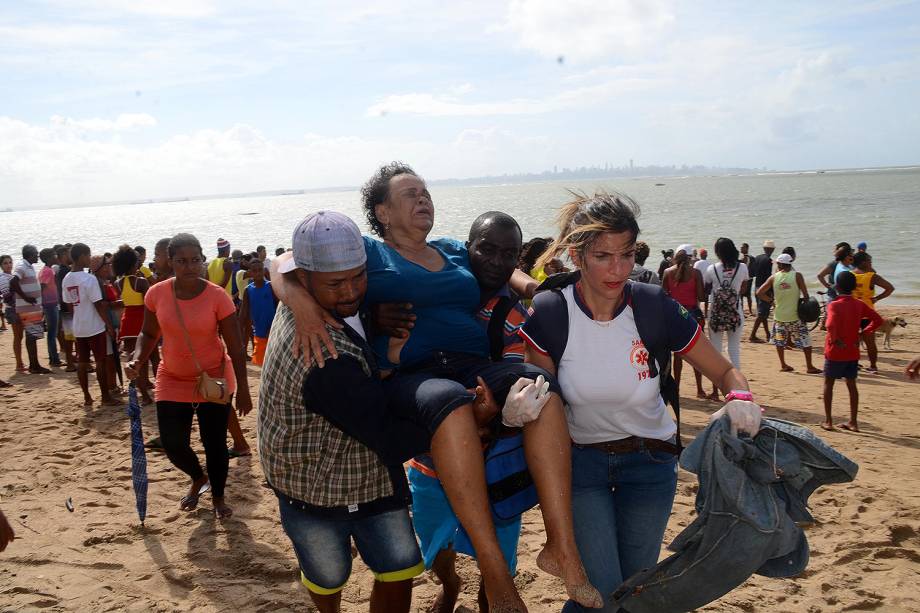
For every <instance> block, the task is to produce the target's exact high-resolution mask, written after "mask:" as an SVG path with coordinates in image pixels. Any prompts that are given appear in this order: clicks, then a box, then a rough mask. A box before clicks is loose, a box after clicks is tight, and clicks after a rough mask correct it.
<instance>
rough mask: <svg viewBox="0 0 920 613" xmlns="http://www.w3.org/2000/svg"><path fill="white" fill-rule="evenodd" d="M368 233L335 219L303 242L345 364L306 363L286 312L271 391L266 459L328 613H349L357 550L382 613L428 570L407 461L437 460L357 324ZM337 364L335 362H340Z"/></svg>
mask: <svg viewBox="0 0 920 613" xmlns="http://www.w3.org/2000/svg"><path fill="white" fill-rule="evenodd" d="M365 261H366V256H365V253H364V244H363V242H362V239H361V233H360V231H359V230H358V228H357V226H356V225H355V224H354V222H353V221H352V220H351V219H349V218H348V217H346V216H344V215H341V214H339V213H335V212H332V211H320V212H318V213H314V214H311V215H309V216H308V217H307V218H306V219H304V220H303V221H302V222H301V224H300V225H299V226H298V228H297V230H296V231H295V233H294V257H293V258H292V259H291V260H289V261H288V262H289V264H288V265H287V266H286V267H285V268H284V269H280V268H279V271H280V272H282V273H290V272H293V273H294V276H295V277H296V280H297V282H299V283H301V284H302V285H303V286H304V287H305V288H306V289H307V291H309V292H310V294H311V295H312V296H313V298H314V299H315V300H316V302H317V303H318V304H319V305H320V306H321V307H322V308H324V309H326V310H327V311H329V312H330V313H332V314H333V315H335V316H336V317H337V318H338V319H340V320H341V322H342V323H343V327H342V329H341V330H336V329H333V328H331V327H330V330H329V332H330V335H331V336H332V339H333V341H334V343H335V346H336V350H337V351H338V354H339V357H338V359H335V360H332V359H329V360H328V361H327V362H326V366H325V368H323V369H319V368H317V367H316V366H315V363H312V364H311V365H310V366H308V365H306V364H305V363H304V361H303V360H302V359H301V358H299V357H294V354H293V351H292V349H293V347H294V345H295V343H296V329H295V323H294V316H293V314H292V312H291V311H290V309H288V308H287V307H286V306H284V305H280V306H279V308H278V312H277V315H276V317H275V320H274V323H273V325H272V329H271V333H270V336H269V342H268V349H267V352H266V356H265V364H264V366H263V369H262V383H261V388H260V392H259V422H258V435H259V456H260V459H261V462H262V468H263V470H264V471H265V476H266V479H267V480H268V483H269V484H270V485H271V487H272V489H274V491H275V493H276V494H277V496H278V501H279V507H280V514H281V523H282V526H283V527H284V530H285V532H286V533H287V535H288V537H290V539H291V542H292V543H293V545H294V551H295V553H296V554H297V559H298V561H299V563H300V569H301V578H302V581H303V583H304V585H305V586H306V587H307V588H308V590H309V591H310V596H311V598H312V599H313V602H314V604H315V605H316V607H317V608H318V609H319V610H320V611H338V610H339V608H340V603H341V591H342V589H343V588H344V587H345V584H346V583H347V581H348V577H349V575H350V574H351V561H352V556H351V540H352V539H354V541H355V544H356V546H357V548H358V552H359V553H360V554H361V557H362V559H363V560H364V561H365V563H366V564H367V566H368V567H369V568H370V569H371V571H373V573H374V577H375V579H376V581H375V582H374V588H373V592H372V594H371V609H372V610H374V609H376V610H381V611H383V610H404V611H408V610H409V605H410V603H411V599H412V578H413V577H415V576H417V575H419V574H421V573H422V572H423V571H424V568H425V567H424V564H423V563H422V558H421V555H420V553H419V549H418V544H417V543H416V541H415V533H414V531H413V529H412V523H411V520H410V519H409V512H408V505H409V502H410V496H409V489H408V484H407V482H406V475H405V472H404V471H403V468H402V462H403V461H404V460H407V459H409V458H410V457H412V456H413V455H415V454H418V453H421V452H423V451H427V450H428V448H429V444H430V435H429V433H428V431H427V430H426V429H425V428H424V427H423V426H420V425H418V424H416V423H414V422H412V421H409V420H406V419H401V418H399V417H395V416H393V415H392V413H390V412H388V411H387V410H386V397H385V395H384V393H383V390H382V386H381V384H380V380H379V376H378V372H377V367H376V365H375V362H374V358H373V353H372V351H371V349H370V347H369V346H368V344H367V342H366V340H365V339H364V337H363V332H364V331H363V326H362V324H361V321H360V320H359V319H358V318H357V317H355V315H356V314H357V312H358V305H359V304H360V303H361V300H362V298H363V297H364V293H365V291H366V287H367V275H366V272H365ZM328 357H329V356H327V358H328Z"/></svg>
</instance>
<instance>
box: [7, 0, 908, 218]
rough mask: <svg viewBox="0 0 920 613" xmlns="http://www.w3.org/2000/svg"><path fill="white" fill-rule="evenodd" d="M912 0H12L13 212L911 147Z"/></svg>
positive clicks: (846, 159)
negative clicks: (379, 173) (397, 169)
mask: <svg viewBox="0 0 920 613" xmlns="http://www.w3.org/2000/svg"><path fill="white" fill-rule="evenodd" d="M918 101H920V4H918V3H917V2H903V1H897V0H874V1H856V0H830V1H819V0H816V1H812V2H807V3H803V2H765V3H764V2H762V3H752V2H731V1H726V0H722V1H720V2H706V1H700V2H682V3H678V2H672V1H670V0H565V1H562V2H560V1H559V0H511V1H510V2H507V1H500V0H490V1H483V2H458V3H445V2H429V3H426V2H414V1H411V0H389V1H388V2H385V3H384V2H374V3H370V2H351V1H350V0H339V1H338V2H335V3H332V2H322V3H311V2H305V1H299V0H260V1H259V2H250V1H248V0H246V1H243V0H239V1H237V0H228V1H219V0H157V1H155V2H137V1H134V0H43V1H41V0H37V1H27V0H22V1H17V2H4V3H3V4H2V7H0V208H4V207H6V206H23V205H25V206H44V205H52V204H62V203H73V202H92V201H112V200H124V199H138V198H156V197H165V196H183V195H194V194H208V193H228V192H242V191H258V190H272V189H288V188H301V187H322V186H336V185H355V184H359V183H360V182H361V181H362V180H363V179H364V178H365V177H366V176H367V175H369V174H370V172H371V171H372V170H373V168H374V166H375V165H376V164H378V163H379V162H381V161H386V160H390V159H403V160H405V161H408V162H410V163H412V164H413V165H414V166H416V167H417V169H418V170H419V171H420V172H421V173H422V174H424V175H425V176H426V177H428V178H432V179H440V178H450V177H469V176H481V175H494V174H503V173H511V172H539V171H542V170H544V169H547V168H552V167H553V166H554V165H558V166H559V167H560V168H561V167H564V166H568V167H575V166H581V165H595V164H600V165H603V164H604V163H606V162H609V163H612V164H615V165H621V164H627V163H628V161H629V159H630V158H632V159H634V160H635V162H636V164H684V163H686V164H705V165H710V166H745V167H763V166H766V167H768V168H771V169H796V168H816V167H826V168H830V167H864V166H882V165H901V164H913V163H917V162H920V145H918V143H920V104H918Z"/></svg>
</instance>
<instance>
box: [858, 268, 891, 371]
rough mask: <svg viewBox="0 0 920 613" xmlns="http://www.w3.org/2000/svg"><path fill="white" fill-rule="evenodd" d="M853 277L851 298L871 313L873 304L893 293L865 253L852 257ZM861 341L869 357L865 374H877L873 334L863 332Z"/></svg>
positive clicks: (873, 308) (866, 321) (866, 323)
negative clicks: (853, 287)
mask: <svg viewBox="0 0 920 613" xmlns="http://www.w3.org/2000/svg"><path fill="white" fill-rule="evenodd" d="M852 272H853V275H854V276H855V277H856V288H855V289H854V290H853V297H854V298H856V299H857V300H859V301H860V302H862V303H864V304H865V305H866V306H868V307H869V308H870V309H872V310H873V311H874V310H876V308H875V303H876V302H878V301H879V300H882V299H884V298H887V297H888V296H890V295H891V293H892V292H893V291H894V285H892V284H891V283H889V282H888V281H886V280H885V279H884V278H883V277H882V275H880V274H878V273H877V272H875V271H874V270H873V269H872V256H871V255H869V254H868V253H866V252H865V251H859V252H857V253H856V254H855V255H854V256H853V271H852ZM876 287H880V288H882V293H881V294H879V295H878V296H876V295H875V288H876ZM868 324H869V320H868V319H864V320H863V321H862V327H863V328H865V327H866V326H867V325H868ZM862 340H863V342H864V343H865V344H866V353H867V354H868V355H869V368H868V370H867V372H871V373H877V372H878V345H876V344H875V332H863V333H862Z"/></svg>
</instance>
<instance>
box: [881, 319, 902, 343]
mask: <svg viewBox="0 0 920 613" xmlns="http://www.w3.org/2000/svg"><path fill="white" fill-rule="evenodd" d="M906 325H907V322H906V321H904V318H903V317H892V318H891V319H886V320H885V322H884V323H883V324H882V325H881V326H879V327H878V330H876V332H881V333H882V334H884V335H885V341H884V342H883V343H882V344H883V346H884V347H885V349H891V333H892V332H894V329H895V327H897V326H900V327H902V328H903V327H905V326H906Z"/></svg>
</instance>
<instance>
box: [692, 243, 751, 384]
mask: <svg viewBox="0 0 920 613" xmlns="http://www.w3.org/2000/svg"><path fill="white" fill-rule="evenodd" d="M715 252H716V257H717V258H718V259H719V261H718V262H716V263H715V264H713V265H712V266H710V267H709V268H708V269H707V270H706V272H705V273H703V285H705V286H706V292H707V294H708V296H709V300H708V307H709V313H708V314H707V315H708V316H709V340H710V341H711V342H712V344H713V345H714V346H715V348H716V349H717V350H719V351H722V339H723V338H725V339H726V344H727V345H728V359H729V360H731V362H732V365H733V366H734V367H735V368H738V369H740V368H741V335H742V333H743V330H744V305H743V304H742V302H741V297H742V296H744V293H745V291H746V290H747V286H748V285H749V284H750V283H751V281H750V279H751V277H750V274H749V273H748V268H747V266H746V265H745V264H743V263H742V262H741V261H740V260H739V256H740V254H739V253H738V249H736V248H735V243H734V242H732V239H730V238H720V239H719V240H717V241H716V244H715ZM732 292H733V293H732ZM729 296H733V298H732V300H734V299H735V298H737V300H736V303H735V309H734V310H735V311H737V313H738V316H737V319H736V320H735V322H734V323H735V324H736V325H734V326H731V325H729V324H728V323H727V322H726V320H727V319H728V318H724V317H723V318H721V319H722V320H723V322H722V325H719V323H720V322H719V321H718V319H719V318H717V317H716V312H717V310H718V309H719V303H722V302H725V300H726V298H727V297H729ZM714 318H715V319H716V321H713V319H714ZM709 398H710V400H716V401H718V400H719V390H718V389H717V388H716V386H715V384H713V388H712V394H711V395H710V396H709Z"/></svg>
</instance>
